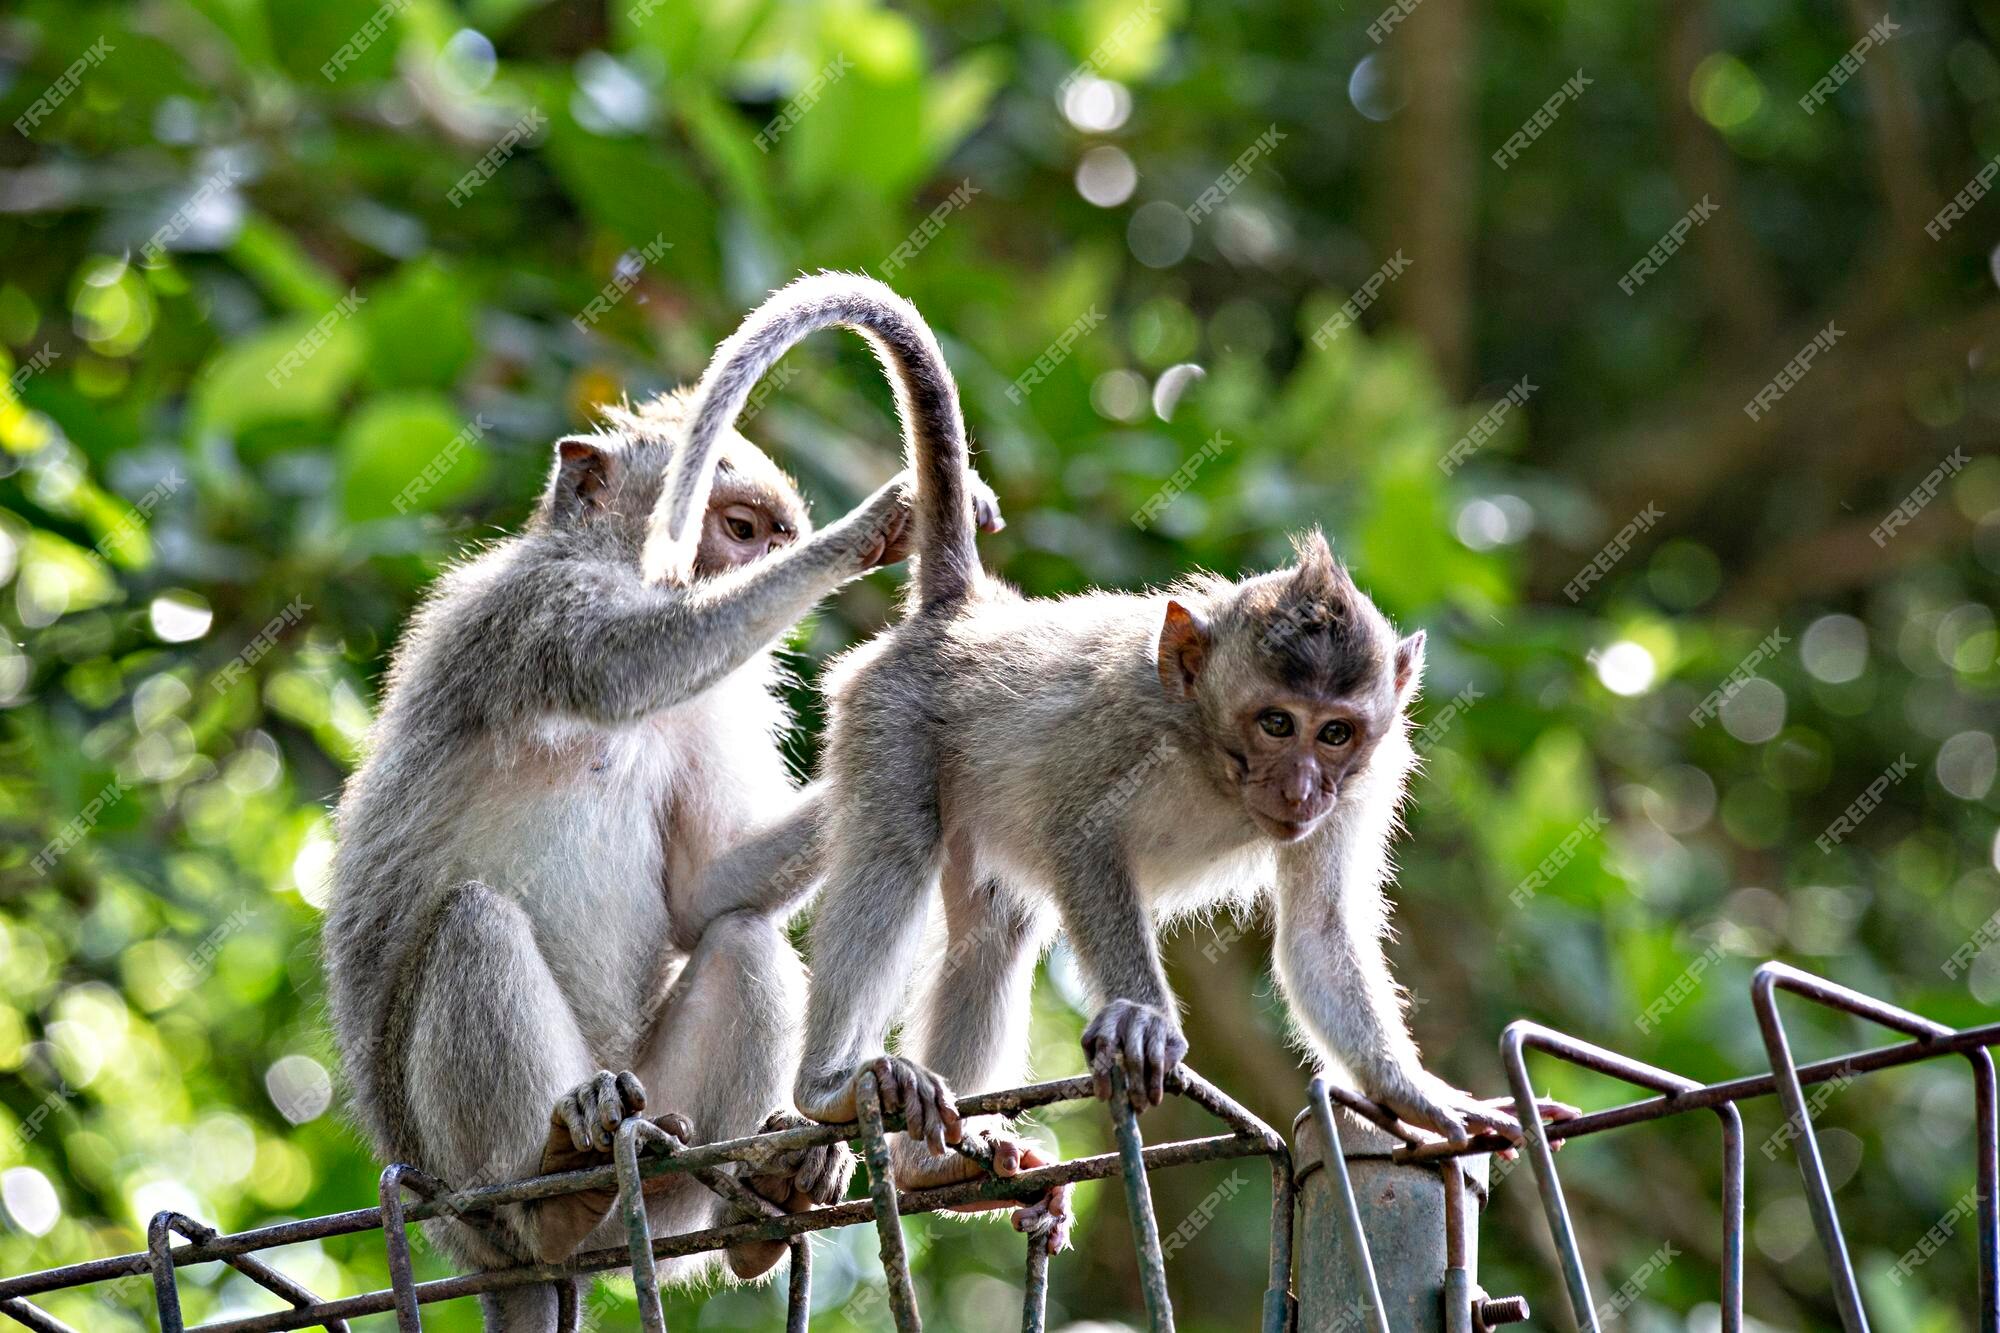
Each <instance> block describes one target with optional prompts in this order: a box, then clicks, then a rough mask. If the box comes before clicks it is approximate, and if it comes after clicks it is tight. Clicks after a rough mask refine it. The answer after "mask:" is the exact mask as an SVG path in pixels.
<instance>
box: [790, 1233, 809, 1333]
mask: <svg viewBox="0 0 2000 1333" xmlns="http://www.w3.org/2000/svg"><path fill="white" fill-rule="evenodd" d="M790 1249H791V1252H792V1266H791V1269H790V1270H789V1271H788V1272H787V1273H786V1274H785V1333H806V1326H807V1325H808V1324H809V1323H810V1322H811V1321H812V1303H813V1274H812V1253H813V1252H812V1238H811V1237H809V1236H794V1237H792V1240H791V1245H790Z"/></svg>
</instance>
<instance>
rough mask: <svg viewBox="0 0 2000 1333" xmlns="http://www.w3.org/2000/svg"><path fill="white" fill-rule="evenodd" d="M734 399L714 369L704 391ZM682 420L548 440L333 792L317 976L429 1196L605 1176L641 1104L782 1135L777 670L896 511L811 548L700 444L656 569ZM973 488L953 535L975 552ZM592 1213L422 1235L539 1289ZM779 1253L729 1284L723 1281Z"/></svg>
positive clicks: (580, 1207)
mask: <svg viewBox="0 0 2000 1333" xmlns="http://www.w3.org/2000/svg"><path fill="white" fill-rule="evenodd" d="M757 318H758V317H757V316H754V315H753V317H752V320H751V322H750V323H751V325H753V326H754V325H755V323H756V320H757ZM834 322H838V321H837V319H835V318H832V317H829V318H828V319H827V320H826V321H825V322H824V323H822V324H821V325H819V327H825V326H826V325H827V324H831V323H834ZM729 370H730V366H729V364H728V357H727V356H726V355H724V356H722V357H721V358H719V360H718V362H717V364H716V365H715V366H713V367H711V370H710V372H709V377H710V378H712V377H714V376H717V375H722V376H724V377H725V378H726V377H727V375H728V372H729ZM703 383H704V385H707V383H708V379H707V378H705V379H704V382H703ZM704 392H705V390H704V389H703V388H700V387H698V388H697V389H696V391H695V392H694V394H692V395H676V396H673V397H669V398H666V399H663V400H661V401H659V402H656V403H653V404H651V405H649V406H648V407H646V408H645V409H643V410H641V411H639V412H614V413H611V414H610V427H609V429H607V430H605V431H603V432H601V433H599V434H595V435H588V436H579V437H573V438H569V439H565V440H562V441H561V442H560V443H558V444H557V446H556V457H555V461H554V465H553V467H552V468H551V471H550V476H549V481H548V486H547V488H546V490H545V491H544V493H543V495H542V497H541V500H540V503H539V504H538V505H537V507H536V510H535V513H534V515H533V517H532V518H531V519H530V521H529V523H528V525H527V527H526V529H525V531H523V532H522V533H521V534H520V535H518V536H515V537H512V538H509V539H507V540H505V541H502V542H500V543H498V544H496V545H494V546H492V547H490V548H489V549H487V550H486V551H484V552H483V553H482V554H480V555H479V556H477V557H476V558H474V559H472V560H470V561H468V562H466V563H464V564H462V565H459V566H457V567H455V568H453V569H451V570H449V571H448V572H447V573H446V574H445V575H444V576H443V577H441V578H440V580H439V581H438V583H437V585H436V586H435V587H434V588H433V589H432V591H431V593H430V594H429V595H428V596H427V597H426V599H425V601H424V603H423V605H422V606H421V607H419V609H418V610H417V612H416V614H415V615H414V617H413V618H412V620H411V623H410V627H409V629H408V631H407V633H406V634H405V636H404V639H403V641H402V643H401V644H400V645H398V648H397V651H396V654H395V659H394V663H393V665H392V667H391V670H390V673H389V678H388V684H387V689H386V693H385V697H384V700H383V704H382V710H381V716H380V718H379V719H378V721H377V723H376V726H375V729H374V732H373V734H372V736H371V740H370V745H369V753H368V756H367V758H366V760H365V762H364V763H363V764H362V766H361V768H360V769H359V771H357V772H356V773H355V775H354V776H353V778H352V779H351V780H350V781H349V783H348V785H347V788H346V791H345V792H344V794H343V796H342V800H341V804H340V810H339V815H338V832H339V842H338V849H337V853H336V857H335V864H334V879H335V896H334V901H333V905H332V909H331V913H330V916H329V918H328V921H327V926H326V932H325V955H326V962H327V967H328V982H329V992H330V997H331V1005H332V1010H333V1017H334V1021H335V1026H336V1034H337V1038H338V1041H339V1044H340V1048H341V1052H342V1056H343V1061H344V1064H345V1067H346V1071H347V1074H348V1077H349V1079H350V1081H351V1083H352V1087H353V1097H354V1104H355V1107H356V1110H357V1112H358V1113H359V1116H360V1118H361V1120H362V1123H363V1124H364V1126H365V1127H366V1129H367V1130H368V1132H369V1134H370V1136H371V1138H372V1139H373V1140H374V1143H375V1146H376V1148H377V1150H378V1151H379V1152H380V1153H381V1155H382V1156H383V1158H384V1159H385V1160H390V1161H403V1162H409V1163H412V1164H415V1165H417V1166H419V1167H421V1168H422V1169H424V1170H425V1171H427V1172H429V1173H430V1174H432V1175H434V1176H436V1177H439V1178H441V1179H443V1180H444V1181H446V1182H448V1183H449V1184H451V1185H452V1186H454V1187H458V1188H463V1187H467V1186H472V1185H478V1184H493V1183H498V1182H502V1181H509V1180H514V1179H518V1178H522V1177H526V1176H531V1175H535V1174H537V1173H540V1172H547V1171H555V1170H566V1169H570V1168H574V1167H579V1166H587V1165H596V1164H601V1163H604V1162H606V1161H608V1160H609V1149H610V1147H611V1144H612V1136H613V1133H614V1131H615V1130H616V1128H617V1126H618V1124H619V1122H620V1121H621V1120H622V1119H624V1118H625V1117H626V1116H629V1115H632V1114H636V1113H638V1112H639V1111H641V1110H642V1109H650V1110H652V1111H653V1112H655V1113H658V1112H661V1111H669V1112H672V1113H674V1114H675V1116H676V1117H677V1118H676V1119H675V1120H674V1121H673V1124H674V1127H675V1129H676V1131H677V1132H679V1133H681V1134H682V1135H683V1137H686V1138H690V1139H691V1140H692V1141H695V1142H710V1141H714V1140H717V1139H723V1138H730V1137H735V1136H739V1135H743V1134H749V1133H754V1132H756V1131H757V1130H758V1129H760V1128H762V1127H766V1126H770V1125H774V1124H788V1123H794V1121H793V1119H792V1117H791V1115H790V1113H789V1112H786V1111H784V1110H783V1108H784V1107H785V1105H786V1104H787V1102H788V1100H789V1098H788V1095H787V1087H788V1084H789V1082H790V1080H791V1078H792V1076H793V1073H794V1070H795V1068H796V1065H797V1060H798V1049H799V1031H800V1028H801V1014H802V1010H803V1006H804V988H805V977H804V973H803V970H802V969H801V967H800V965H799V962H798V959H797V956H796V955H795V953H794V952H793V950H792V948H791V945H790V943H789V942H788V941H787V940H786V938H785V936H784V934H783V926H784V923H785V920H786V919H787V917H788V916H789V915H790V914H791V913H792V912H793V911H795V910H796V909H797V907H798V906H799V905H800V903H801V902H802V901H803V899H804V898H805V897H806V895H807V894H808V893H809V891H810V889H811V887H812V884H813V882H814V880H815V878H816V855H815V836H816V801H815V799H814V798H813V796H812V795H811V794H810V793H805V794H801V793H798V792H796V791H794V790H793V786H792V782H791V780H790V777H789V775H788V774H787V772H786V769H785V764H784V761H783V758H782V756H781V754H780V751H779V748H778V737H779V735H780V734H781V733H782V731H783V730H784V728H785V726H786V725H787V723H788V720H789V719H788V715H787V711H786V709H785V707H784V705H783V703H782V702H781V700H780V699H779V698H778V696H777V694H776V692H775V685H776V682H777V678H778V675H779V668H778V666H777V664H776V663H775V662H774V660H773V658H772V649H773V646H774V644H775V642H776V640H777V639H778V638H779V636H780V635H782V634H783V633H784V632H785V631H786V630H787V629H788V628H789V627H790V626H791V625H792V624H793V623H794V622H796V621H797V620H798V619H799V618H800V617H801V616H802V615H804V614H805V613H806V612H807V611H808V610H810V609H811V608H812V606H813V605H814V604H815V603H816V602H817V601H818V600H819V599H820V598H821V597H823V596H824V595H826V594H827V593H828V592H830V591H832V590H833V589H834V588H836V587H837V586H839V585H840V584H841V583H843V582H845V581H847V580H849V579H851V578H854V577H856V576H858V575H860V574H862V573H864V572H866V571H867V570H869V569H872V568H875V567H876V566H878V565H880V564H882V563H884V562H885V561H888V560H892V559H900V558H901V556H902V535H903V532H904V528H905V525H906V522H907V487H906V484H905V483H904V482H903V481H902V480H901V479H898V480H897V481H895V482H892V483H890V484H889V485H887V486H885V487H883V488H882V489H881V490H880V491H878V492H877V493H876V494H875V495H874V496H873V497H871V498H870V499H869V500H868V501H866V502H865V503H863V504H862V505H861V506H860V507H859V508H857V509H856V510H855V511H854V512H853V513H851V514H849V515H847V516H846V517H845V518H843V519H841V520H840V521H839V522H837V523H835V524H833V525H832V526H831V527H829V528H827V529H825V530H824V531H821V532H819V533H817V534H815V533H813V531H812V529H811V525H810V523H809V522H808V520H807V517H806V512H805V507H804V505H803V503H802V501H801V500H800V498H799V495H798V493H797V491H796V489H795V488H794V487H793V486H792V484H791V482H790V481H789V480H788V479H787V478H786V477H785V476H784V475H783V473H782V472H780V471H779V470H778V469H777V468H776V467H775V466H774V465H773V464H772V463H771V461H770V460H769V459H768V458H767V457H766V456H765V455H764V454H763V453H761V452H760V451H759V450H758V449H757V448H756V447H755V446H753V445H752V444H750V442H749V441H747V440H745V439H744V438H743V437H742V436H740V435H738V434H736V433H735V432H734V431H733V430H729V429H727V427H728V424H729V423H728V421H724V422H723V423H722V428H721V429H720V430H719V431H718V432H717V433H716V438H717V442H718V444H719V452H720V458H719V465H717V466H714V467H713V468H712V470H711V472H710V475H709V480H710V481H711V482H712V484H711V485H710V486H708V487H707V488H706V489H705V490H704V492H703V494H702V496H701V497H699V501H698V504H697V509H698V512H699V514H700V522H699V524H698V525H697V527H698V530H697V532H696V533H695V534H694V540H693V541H692V542H691V543H689V544H688V545H687V546H686V547H685V548H683V549H681V550H679V551H677V552H676V553H675V558H672V559H665V560H662V559H660V558H658V556H657V552H655V551H652V550H650V549H649V548H651V547H653V546H656V545H657V543H654V542H652V541H650V540H649V534H650V532H651V524H652V521H653V516H654V510H655V508H656V502H657V500H658V497H659V496H660V494H661V489H662V479H663V474H664V472H665V469H666V467H667V465H668V463H669V460H670V459H671V458H673V457H674V456H675V455H676V453H677V452H678V451H679V448H680V440H681V437H682V435H683V434H684V432H685V429H686V423H687V421H688V419H689V417H690V414H692V413H694V412H696V411H697V410H698V409H699V406H700V404H701V402H702V401H703V394H704ZM709 396H711V397H712V396H713V395H712V394H711V395H709ZM738 406H739V407H740V400H738ZM733 415H734V411H733V410H732V413H731V416H732V417H733ZM710 461H711V462H714V461H715V460H714V459H711V460H710ZM970 487H971V489H972V492H973V495H974V501H973V502H974V503H976V504H977V506H978V508H977V511H976V514H975V515H974V516H973V517H974V521H977V522H978V523H979V524H980V525H981V526H985V527H988V528H992V527H996V526H997V525H998V522H999V517H998V508H997V505H996V504H995V503H994V502H993V500H992V497H991V493H990V492H988V491H986V490H985V489H984V487H983V486H981V485H980V484H979V483H978V481H977V479H976V478H975V479H973V480H972V481H971V483H970ZM851 1171H852V1157H851V1155H850V1154H849V1153H848V1152H847V1150H846V1149H845V1147H844V1146H843V1147H835V1148H828V1149H818V1150H813V1151H810V1152H803V1153H799V1154H795V1155H794V1156H793V1157H792V1158H791V1159H790V1160H789V1161H787V1162H785V1163H782V1164H781V1170H780V1171H779V1172H777V1173H773V1174H770V1175H765V1176H762V1177H752V1178H750V1179H749V1181H748V1183H749V1184H750V1186H751V1187H752V1188H754V1189H756V1190H758V1191H759V1192H760V1193H762V1194H764V1195H765V1196H766V1197H768V1198H771V1199H773V1200H775V1201H777V1202H780V1203H782V1204H784V1205H785V1206H787V1207H790V1208H794V1209H797V1208H803V1207H808V1206H811V1205H812V1204H814V1203H828V1202H832V1201H833V1200H835V1199H837V1198H839V1197H840V1196H841V1194H843V1193H844V1191H845V1188H846V1184H847V1180H848V1177H849V1175H850V1174H851ZM648 1193H649V1199H648V1209H649V1212H650V1214H651V1224H652V1227H653V1230H654V1233H655V1234H663V1233H667V1232H673V1231H686V1230H690V1229H694V1228H699V1227H705V1226H710V1225H715V1224H718V1223H720V1222H723V1221H726V1220H729V1217H730V1213H729V1211H728V1209H727V1208H726V1206H725V1205H723V1204H722V1203H721V1201H720V1200H719V1199H717V1198H716V1197H715V1196H714V1195H712V1194H710V1193H709V1192H708V1191H707V1190H706V1189H704V1188H703V1187H702V1186H701V1185H699V1184H697V1183H696V1182H694V1181H693V1180H691V1179H689V1178H687V1177H685V1176H680V1175H671V1174H670V1175H667V1176H663V1177H661V1178H659V1179H658V1180H656V1181H655V1182H652V1183H651V1184H649V1186H648ZM613 1202H614V1196H613V1195H612V1194H611V1193H610V1192H608V1191H607V1192H603V1193H601V1194H589V1195H575V1196H569V1197H563V1198H556V1199H549V1200H545V1201H541V1202H536V1203H530V1204H525V1205H518V1206H512V1207H509V1208H506V1209H503V1210H501V1211H500V1213H498V1214H497V1215H496V1216H495V1217H494V1218H493V1219H491V1220H490V1222H488V1223H484V1224H482V1225H478V1226H475V1225H472V1224H470V1223H468V1222H466V1221H464V1220H460V1219H440V1220H437V1221H435V1222H433V1223H432V1224H430V1225H431V1232H432V1235H433V1236H434V1238H435V1239H436V1240H438V1241H439V1242H440V1243H441V1245H442V1246H443V1247H444V1248H445V1249H446V1250H448V1251H449V1252H450V1253H452V1254H454V1255H455V1256H457V1257H458V1258H459V1259H460V1260H462V1261H464V1262H466V1263H469V1264H474V1265H479V1266H482V1267H500V1266H506V1265H511V1264H516V1263H521V1262H525V1261H529V1260H537V1261H543V1262H554V1261H559V1260H561V1259H563V1258H565V1257H567V1256H568V1255H569V1254H570V1253H571V1252H572V1251H573V1250H575V1249H576V1248H577V1247H578V1245H579V1244H587V1245H590V1246H593V1247H595V1246H601V1245H606V1244H612V1243H615V1242H616V1241H617V1240H619V1239H621V1238H622V1237H620V1236H619V1234H618V1228H617V1224H616V1221H615V1219H609V1218H608V1217H607V1214H608V1212H609V1210H610V1208H611V1206H612V1204H613ZM783 1253H784V1245H783V1243H782V1242H760V1243H755V1244H748V1245H743V1246H739V1247H736V1248H735V1249H733V1250H732V1251H731V1252H730V1253H729V1255H728V1261H729V1266H730V1268H731V1270H732V1271H733V1272H734V1273H735V1274H736V1275H737V1276H739V1277H746V1278H747V1277H752V1276H755V1275H757V1274H759V1273H761V1272H763V1271H766V1270H768V1269H769V1268H770V1267H771V1266H772V1265H773V1264H774V1263H775V1262H776V1261H777V1260H778V1258H780V1257H781V1256H782V1255H783ZM712 1267H713V1261H712V1260H711V1259H690V1260H682V1261H677V1263H676V1264H674V1265H672V1266H670V1267H669V1268H668V1269H666V1270H665V1271H666V1272H667V1273H668V1274H669V1275H670V1277H671V1278H672V1279H673V1280H686V1279H688V1278H690V1277H694V1276H698V1275H700V1274H701V1273H704V1272H707V1271H710V1270H711V1269H712ZM481 1299H482V1302H483V1304H484V1306H485V1310H486V1318H487V1323H488V1327H489V1328H491V1329H505V1330H507V1333H541V1331H542V1330H552V1329H554V1328H555V1327H556V1318H557V1310H558V1293H557V1292H556V1291H555V1290H554V1289H552V1288H550V1287H547V1286H544V1287H531V1288H524V1289H516V1290H511V1291H505V1292H495V1293H488V1294H487V1295H485V1296H482V1298H481Z"/></svg>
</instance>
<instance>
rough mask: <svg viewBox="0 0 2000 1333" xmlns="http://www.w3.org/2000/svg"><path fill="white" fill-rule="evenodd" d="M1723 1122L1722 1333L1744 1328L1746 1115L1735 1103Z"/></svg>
mask: <svg viewBox="0 0 2000 1333" xmlns="http://www.w3.org/2000/svg"><path fill="white" fill-rule="evenodd" d="M1715 1113H1716V1115H1718V1116H1719V1117H1721V1119H1722V1333H1741V1330H1742V1328H1743V1113H1742V1112H1741V1111H1739V1110H1737V1109H1736V1105H1735V1103H1733V1102H1730V1103H1725V1104H1724V1105H1721V1106H1718V1107H1716V1108H1715Z"/></svg>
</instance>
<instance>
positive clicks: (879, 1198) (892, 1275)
mask: <svg viewBox="0 0 2000 1333" xmlns="http://www.w3.org/2000/svg"><path fill="white" fill-rule="evenodd" d="M854 1102H855V1111H856V1113H857V1115H858V1116H859V1119H860V1124H861V1148H862V1156H863V1157H864V1158H865V1159H866V1160H867V1162H868V1193H869V1195H870V1196H871V1198H872V1199H873V1200H874V1204H875V1231H876V1234H877V1235H878V1236H880V1238H881V1246H882V1275H883V1277H884V1278H885V1279H886V1280H887V1281H888V1284H889V1312H890V1313H891V1314H892V1315H894V1316H895V1320H896V1333H922V1329H923V1326H924V1321H923V1316H922V1315H921V1314H919V1313H918V1312H917V1288H916V1284H915V1283H914V1282H912V1281H911V1280H910V1255H909V1251H907V1250H906V1249H904V1247H903V1219H902V1215H901V1214H900V1213H899V1212H898V1210H897V1202H896V1177H895V1173H894V1168H893V1166H892V1165H891V1163H890V1161H889V1139H888V1135H887V1134H886V1132H885V1131H884V1130H883V1127H882V1089H881V1087H880V1086H879V1085H878V1084H877V1083H876V1081H875V1075H874V1074H873V1073H866V1074H863V1075H862V1076H861V1077H860V1078H859V1079H858V1080H856V1082H855V1096H854Z"/></svg>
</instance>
